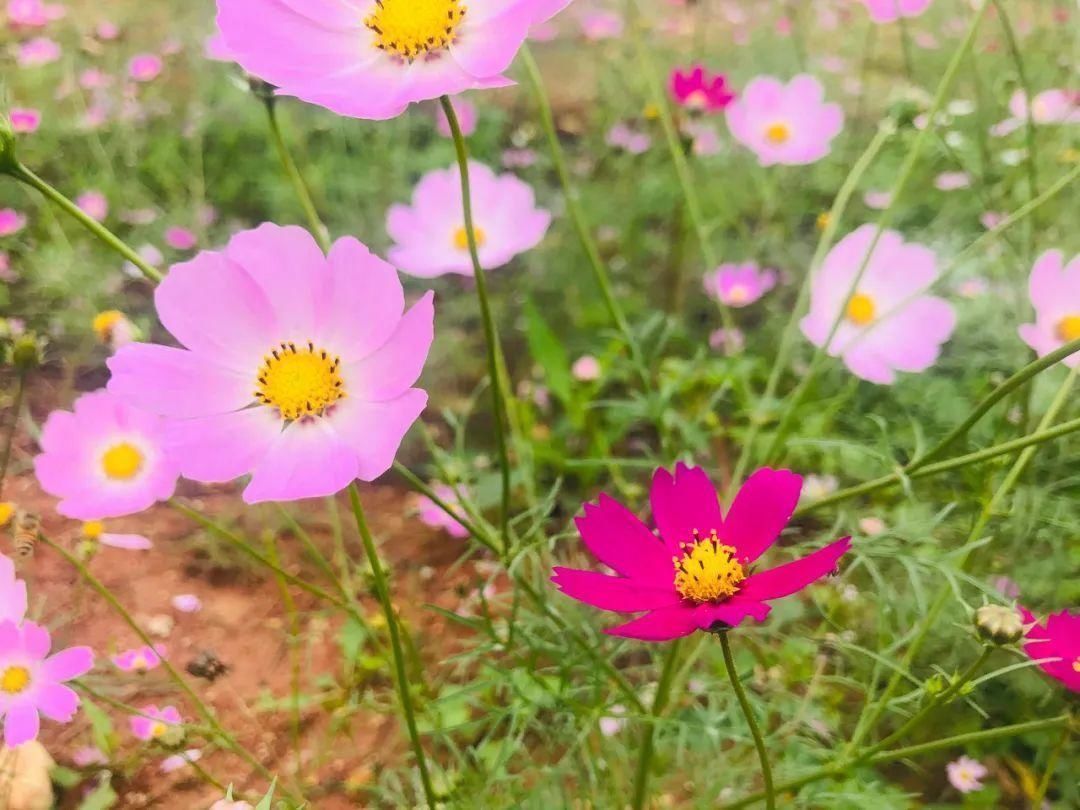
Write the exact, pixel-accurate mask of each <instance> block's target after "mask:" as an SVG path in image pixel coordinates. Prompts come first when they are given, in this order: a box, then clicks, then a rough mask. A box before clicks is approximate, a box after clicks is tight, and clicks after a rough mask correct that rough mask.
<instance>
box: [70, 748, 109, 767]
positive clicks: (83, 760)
mask: <svg viewBox="0 0 1080 810" xmlns="http://www.w3.org/2000/svg"><path fill="white" fill-rule="evenodd" d="M71 764H72V765H74V766H75V767H76V768H92V767H94V766H95V765H108V764H109V758H108V757H107V756H105V752H104V751H102V750H101V749H100V748H98V747H97V746H85V747H83V748H76V749H75V752H74V753H73V754H72V755H71Z"/></svg>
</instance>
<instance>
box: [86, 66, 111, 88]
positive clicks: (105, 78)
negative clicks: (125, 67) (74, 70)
mask: <svg viewBox="0 0 1080 810" xmlns="http://www.w3.org/2000/svg"><path fill="white" fill-rule="evenodd" d="M110 84H112V76H110V75H109V74H108V73H106V72H105V71H103V70H100V69H98V68H87V69H86V70H84V71H82V72H81V73H79V87H81V88H82V89H83V90H101V89H103V88H106V87H108V86H109V85H110Z"/></svg>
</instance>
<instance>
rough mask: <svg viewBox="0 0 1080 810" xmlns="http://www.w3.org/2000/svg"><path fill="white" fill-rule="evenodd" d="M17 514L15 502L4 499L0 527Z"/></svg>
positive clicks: (0, 510) (0, 509) (0, 504)
mask: <svg viewBox="0 0 1080 810" xmlns="http://www.w3.org/2000/svg"><path fill="white" fill-rule="evenodd" d="M14 516H15V504H13V503H12V502H11V501H4V502H3V503H0V527H2V526H7V525H8V522H9V521H10V520H11V518H12V517H14Z"/></svg>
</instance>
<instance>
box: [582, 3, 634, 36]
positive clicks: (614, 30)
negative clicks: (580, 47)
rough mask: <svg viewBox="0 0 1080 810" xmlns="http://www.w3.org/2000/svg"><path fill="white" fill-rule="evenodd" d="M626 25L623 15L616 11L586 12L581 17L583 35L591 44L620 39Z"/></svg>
mask: <svg viewBox="0 0 1080 810" xmlns="http://www.w3.org/2000/svg"><path fill="white" fill-rule="evenodd" d="M625 28H626V23H625V22H624V21H623V18H622V15H621V14H617V13H616V12H614V11H607V10H603V9H601V10H597V11H586V12H585V13H584V14H582V15H581V33H583V34H584V35H585V39H587V40H589V41H590V42H598V41H600V40H602V39H618V38H619V37H621V36H622V35H623V31H624V30H625Z"/></svg>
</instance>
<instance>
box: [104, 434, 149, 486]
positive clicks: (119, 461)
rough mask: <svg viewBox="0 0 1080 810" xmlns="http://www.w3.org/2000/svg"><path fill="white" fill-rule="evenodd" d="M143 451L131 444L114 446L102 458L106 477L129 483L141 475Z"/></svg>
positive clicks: (125, 443)
mask: <svg viewBox="0 0 1080 810" xmlns="http://www.w3.org/2000/svg"><path fill="white" fill-rule="evenodd" d="M144 461H145V459H144V458H143V454H142V451H141V450H139V448H138V447H136V446H135V445H133V444H132V443H131V442H120V443H118V444H114V445H113V446H112V447H110V448H109V449H108V450H106V451H105V453H104V455H102V457H101V467H102V469H103V470H105V475H106V476H108V477H109V478H111V479H113V480H114V481H129V480H131V479H132V478H134V477H135V476H136V475H138V474H139V470H141V469H142V466H143V462H144Z"/></svg>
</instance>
